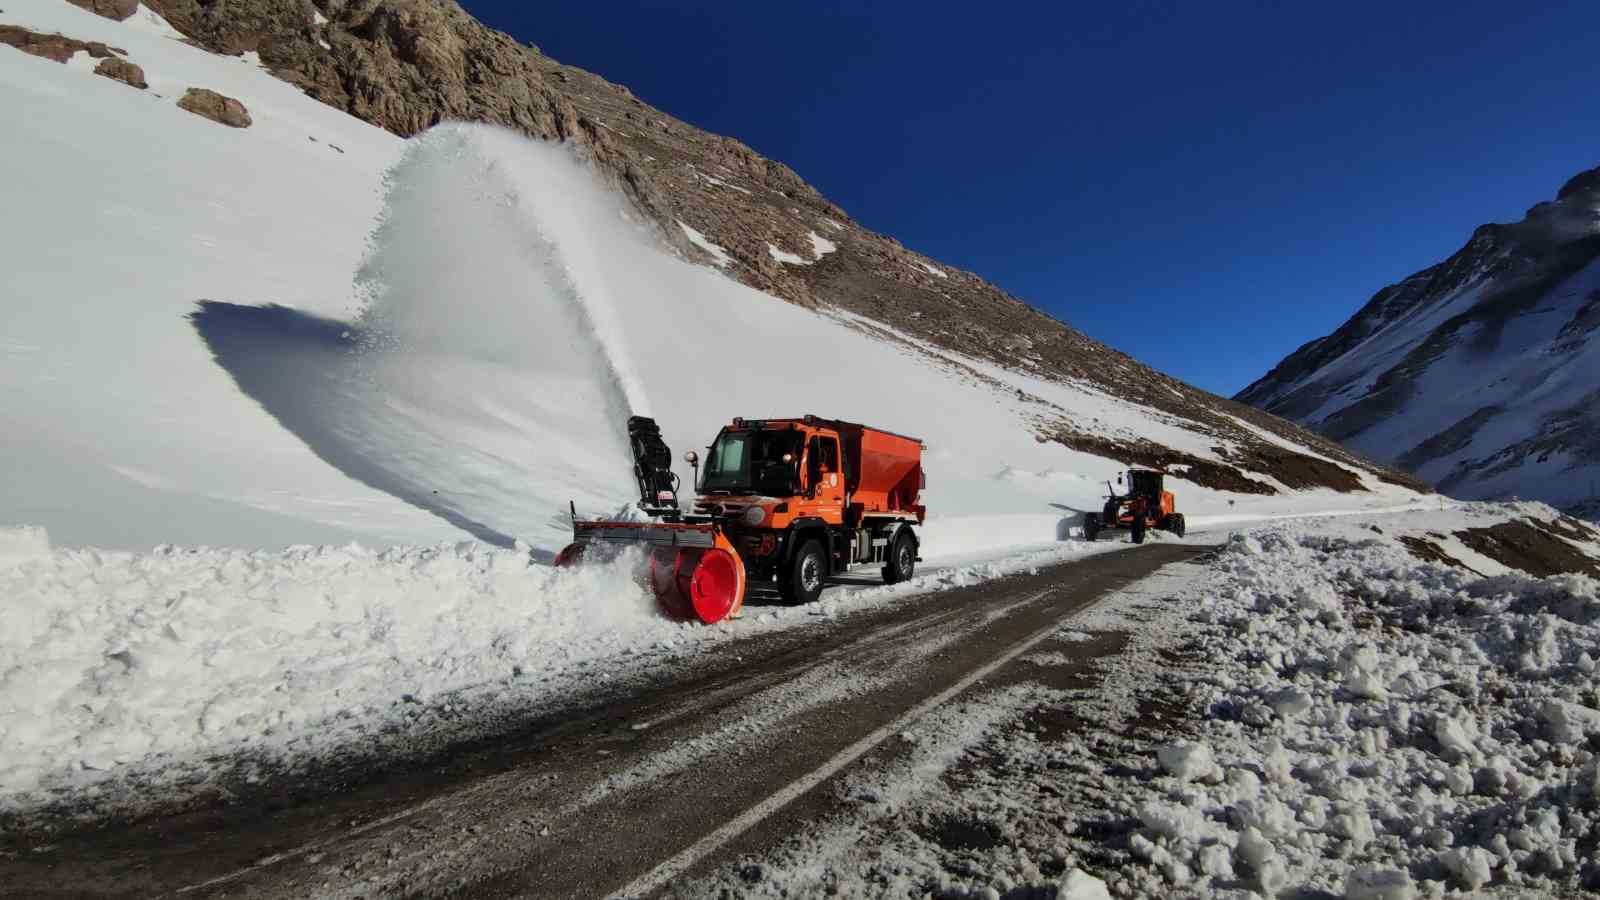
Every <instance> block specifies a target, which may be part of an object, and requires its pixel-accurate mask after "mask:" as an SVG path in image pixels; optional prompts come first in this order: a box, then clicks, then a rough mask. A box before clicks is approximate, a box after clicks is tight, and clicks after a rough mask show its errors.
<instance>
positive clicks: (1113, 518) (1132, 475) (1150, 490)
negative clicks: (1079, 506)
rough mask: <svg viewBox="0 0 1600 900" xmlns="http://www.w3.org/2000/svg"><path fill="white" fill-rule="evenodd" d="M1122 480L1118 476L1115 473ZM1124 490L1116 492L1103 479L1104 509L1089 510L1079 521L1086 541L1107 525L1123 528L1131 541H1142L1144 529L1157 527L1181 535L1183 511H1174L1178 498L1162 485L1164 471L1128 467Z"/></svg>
mask: <svg viewBox="0 0 1600 900" xmlns="http://www.w3.org/2000/svg"><path fill="white" fill-rule="evenodd" d="M1117 483H1118V484H1121V483H1122V476H1121V475H1118V476H1117ZM1127 483H1128V492H1127V493H1126V494H1118V493H1117V492H1116V490H1115V489H1114V488H1112V487H1111V483H1110V482H1106V492H1107V493H1108V494H1109V495H1110V496H1108V497H1107V498H1106V505H1105V508H1104V509H1102V510H1101V511H1100V513H1099V514H1098V515H1096V514H1095V513H1089V515H1088V516H1087V517H1086V518H1085V520H1084V523H1083V536H1084V537H1085V538H1087V539H1089V540H1091V541H1092V540H1094V539H1095V538H1097V537H1099V535H1100V532H1102V531H1104V530H1106V529H1108V528H1126V529H1128V530H1129V531H1131V532H1132V533H1133V535H1132V536H1133V542H1134V543H1135V544H1142V543H1144V535H1145V532H1146V531H1149V530H1151V529H1153V528H1159V529H1161V530H1163V531H1170V532H1172V533H1173V534H1175V535H1177V536H1178V537H1183V534H1184V531H1185V530H1186V529H1187V525H1186V523H1185V522H1184V520H1183V513H1180V512H1178V511H1177V509H1178V501H1177V499H1176V498H1175V497H1173V495H1172V492H1171V491H1169V490H1167V488H1166V473H1165V472H1158V471H1154V470H1151V469H1129V470H1128V482H1127Z"/></svg>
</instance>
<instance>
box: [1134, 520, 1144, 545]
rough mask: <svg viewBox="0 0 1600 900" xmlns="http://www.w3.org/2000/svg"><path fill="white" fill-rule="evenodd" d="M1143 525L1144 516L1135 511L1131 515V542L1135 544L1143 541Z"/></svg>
mask: <svg viewBox="0 0 1600 900" xmlns="http://www.w3.org/2000/svg"><path fill="white" fill-rule="evenodd" d="M1144 526H1145V521H1144V516H1143V515H1142V514H1138V513H1135V514H1134V517H1133V542H1134V543H1135V544H1142V543H1144Z"/></svg>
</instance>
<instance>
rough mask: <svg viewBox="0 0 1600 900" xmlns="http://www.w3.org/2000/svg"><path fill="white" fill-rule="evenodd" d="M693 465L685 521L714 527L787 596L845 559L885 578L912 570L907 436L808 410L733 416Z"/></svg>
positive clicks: (914, 548) (917, 514) (915, 465)
mask: <svg viewBox="0 0 1600 900" xmlns="http://www.w3.org/2000/svg"><path fill="white" fill-rule="evenodd" d="M686 458H688V459H689V460H690V462H691V463H695V464H697V463H698V458H697V456H696V455H695V454H692V453H691V454H687V455H686ZM696 468H697V478H696V480H697V482H698V483H697V485H696V489H697V497H696V499H695V501H694V506H693V512H692V513H691V514H690V515H689V516H687V517H686V518H685V521H687V522H695V521H713V522H715V523H716V524H717V525H719V526H720V527H721V528H722V529H723V530H724V531H726V532H727V534H728V537H729V539H730V540H731V541H732V543H733V545H734V547H735V548H736V549H737V550H738V553H739V556H740V558H741V559H742V561H743V562H744V566H745V569H746V572H747V573H748V575H749V577H750V578H751V579H754V580H755V581H757V582H760V581H773V580H775V581H776V582H777V586H778V591H779V593H780V594H781V595H782V596H783V597H784V598H785V599H786V600H789V601H791V602H797V603H805V602H810V601H812V600H815V599H816V596H817V595H818V594H820V593H821V591H822V582H823V579H824V578H826V577H827V576H828V575H831V574H836V573H838V572H842V571H844V570H846V569H848V568H849V567H851V566H853V565H860V564H867V563H877V564H879V565H881V566H882V568H883V576H884V580H885V581H887V582H889V583H894V582H897V581H903V580H905V579H907V578H910V577H911V576H912V574H913V572H914V569H915V564H916V562H917V561H918V558H919V557H918V552H919V549H920V544H921V539H920V537H919V536H918V534H917V532H916V530H915V528H914V527H913V526H916V525H920V524H921V523H922V521H923V519H924V518H925V515H926V510H925V508H924V507H923V506H922V500H921V495H922V490H923V488H924V486H925V484H926V482H925V478H924V475H923V472H922V442H921V441H919V440H917V439H915V438H908V437H905V436H903V435H897V434H893V433H891V432H886V431H880V430H878V429H873V428H868V427H866V426H863V425H857V424H854V423H849V422H840V421H837V420H831V419H821V418H818V417H816V416H804V417H801V418H795V419H744V418H736V419H734V420H732V421H731V422H730V423H729V424H728V425H727V426H725V427H724V428H723V429H722V430H721V431H720V432H718V434H717V437H716V440H714V441H713V442H712V443H711V445H710V446H709V447H707V448H706V457H705V467H704V470H703V471H700V470H699V467H698V465H696Z"/></svg>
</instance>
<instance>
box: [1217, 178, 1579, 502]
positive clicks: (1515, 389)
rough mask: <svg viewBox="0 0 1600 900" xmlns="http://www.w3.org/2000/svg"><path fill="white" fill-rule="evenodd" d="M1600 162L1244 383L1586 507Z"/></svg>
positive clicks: (1346, 437) (1398, 454)
mask: <svg viewBox="0 0 1600 900" xmlns="http://www.w3.org/2000/svg"><path fill="white" fill-rule="evenodd" d="M1597 329H1600V168H1595V169H1590V170H1588V171H1585V172H1582V173H1580V174H1578V175H1577V176H1575V177H1573V178H1572V179H1570V180H1569V181H1567V183H1566V184H1565V185H1564V186H1562V188H1561V190H1560V191H1559V192H1558V193H1557V195H1556V199H1555V200H1552V201H1547V202H1543V203H1539V204H1537V205H1536V206H1534V207H1533V208H1532V209H1530V210H1528V213H1527V215H1526V216H1525V217H1524V218H1523V219H1522V220H1521V221H1519V222H1514V223H1510V224H1490V225H1483V226H1481V227H1479V228H1478V229H1477V230H1476V231H1474V232H1473V234H1472V238H1471V239H1470V240H1469V241H1468V242H1467V244H1466V246H1464V247H1462V248H1461V250H1459V251H1457V252H1456V253H1455V254H1454V255H1453V256H1451V257H1450V258H1449V259H1447V260H1445V261H1444V262H1441V263H1439V264H1437V265H1435V266H1432V267H1430V268H1427V269H1424V270H1422V271H1421V272H1418V273H1417V274H1415V275H1412V276H1411V277H1410V278H1407V279H1405V280H1404V281H1402V282H1400V283H1399V284H1394V285H1390V286H1389V287H1386V288H1384V289H1383V290H1381V291H1379V292H1378V293H1377V294H1376V295H1375V296H1374V297H1373V298H1372V299H1371V300H1369V301H1368V302H1367V304H1366V305H1365V306H1364V307H1362V308H1361V310H1360V311H1359V312H1357V313H1356V314H1355V316H1353V317H1352V318H1351V319H1350V320H1349V321H1348V322H1346V323H1345V324H1344V325H1342V326H1341V327H1340V328H1339V329H1338V330H1337V331H1335V332H1333V333H1332V334H1330V335H1328V336H1326V337H1323V338H1319V339H1317V340H1315V341H1312V342H1310V343H1308V344H1306V345H1305V346H1303V347H1301V348H1300V349H1299V350H1297V351H1295V352H1294V353H1293V354H1291V355H1289V356H1288V357H1287V358H1285V359H1284V360H1283V361H1282V362H1280V363H1279V364H1278V365H1277V366H1276V367H1274V368H1273V370H1272V371H1271V372H1269V373H1267V375H1266V376H1264V377H1263V378H1261V379H1260V380H1259V381H1257V382H1255V383H1254V384H1252V385H1250V386H1249V387H1248V388H1246V389H1245V390H1244V391H1242V392H1240V394H1239V395H1238V397H1237V398H1236V399H1238V400H1242V401H1244V402H1246V403H1250V404H1252V405H1254V406H1257V407H1260V408H1261V409H1264V410H1267V411H1269V412H1273V413H1277V414H1278V415H1281V416H1285V417H1287V418H1290V419H1293V420H1295V421H1298V422H1300V423H1301V424H1304V425H1308V426H1310V427H1312V428H1315V429H1316V430H1318V431H1321V432H1322V433H1324V434H1326V435H1327V436H1329V437H1331V438H1333V439H1335V440H1339V441H1343V442H1346V443H1348V444H1349V445H1351V446H1352V447H1354V448H1356V449H1357V450H1360V451H1362V452H1364V453H1366V454H1368V455H1371V456H1373V457H1375V458H1377V459H1379V460H1383V461H1385V462H1391V463H1394V464H1396V465H1399V466H1401V467H1404V468H1407V469H1409V470H1411V471H1413V472H1416V473H1417V474H1419V475H1421V476H1423V477H1424V478H1426V479H1428V480H1430V481H1434V482H1436V483H1437V484H1438V485H1439V486H1440V488H1441V489H1443V490H1445V491H1447V492H1451V493H1456V494H1459V495H1462V496H1467V497H1492V496H1500V495H1507V494H1516V495H1522V496H1528V497H1534V498H1538V499H1541V500H1546V501H1549V502H1552V503H1556V504H1560V505H1566V506H1569V507H1575V506H1578V505H1581V504H1583V503H1585V502H1591V503H1592V502H1593V501H1594V499H1595V497H1596V489H1595V481H1596V472H1597V470H1600V412H1597V411H1596V410H1597V402H1596V401H1597V400H1600V341H1596V340H1594V339H1593V338H1594V332H1595V331H1596V330H1597Z"/></svg>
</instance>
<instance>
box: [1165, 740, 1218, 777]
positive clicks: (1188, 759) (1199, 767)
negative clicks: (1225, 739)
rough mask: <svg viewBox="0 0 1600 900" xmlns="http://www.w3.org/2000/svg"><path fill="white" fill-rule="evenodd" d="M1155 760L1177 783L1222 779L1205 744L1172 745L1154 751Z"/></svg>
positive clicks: (1214, 760)
mask: <svg viewBox="0 0 1600 900" xmlns="http://www.w3.org/2000/svg"><path fill="white" fill-rule="evenodd" d="M1156 759H1157V760H1158V761H1159V762H1160V763H1161V768H1162V770H1163V771H1165V772H1166V773H1167V774H1168V775H1171V776H1173V777H1174V778H1177V779H1178V780H1179V781H1212V780H1217V779H1220V778H1221V777H1222V771H1221V770H1220V769H1218V768H1217V762H1216V759H1215V758H1214V757H1212V755H1211V748H1210V747H1208V746H1206V745H1205V744H1191V743H1181V744H1172V745H1169V746H1166V747H1162V748H1160V749H1158V750H1156Z"/></svg>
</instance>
